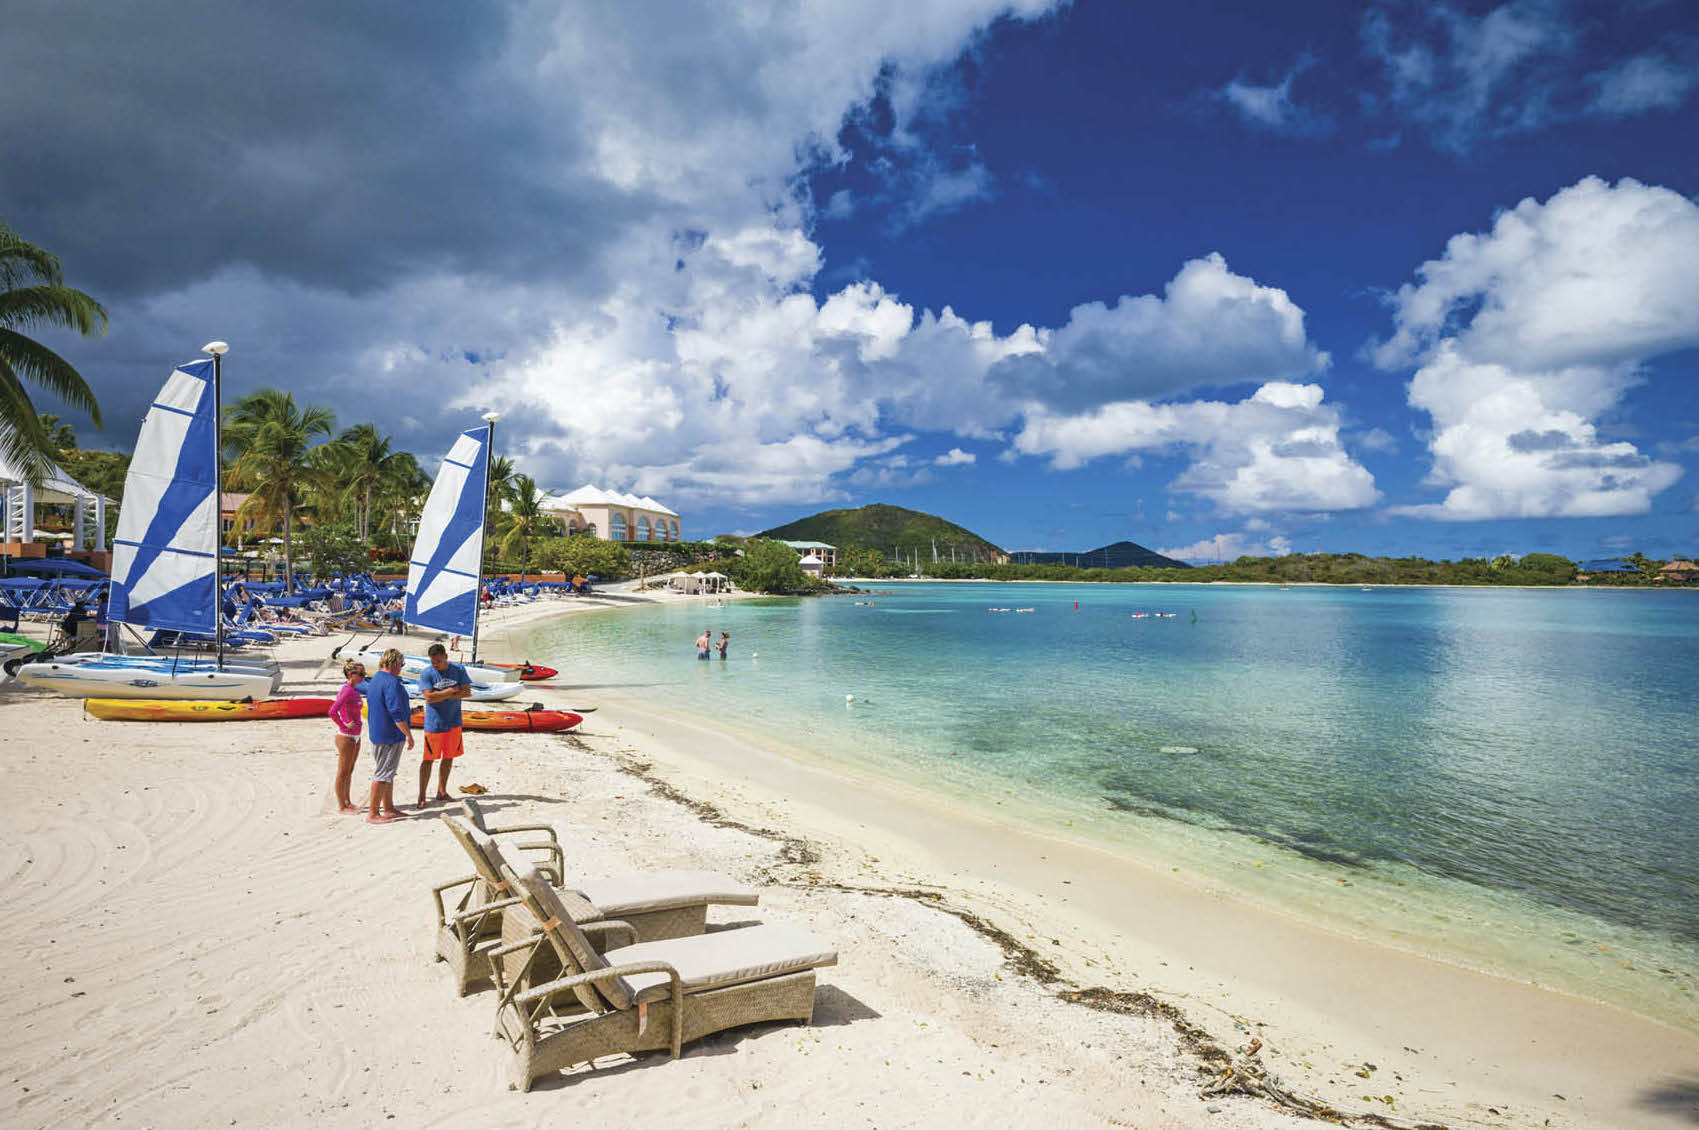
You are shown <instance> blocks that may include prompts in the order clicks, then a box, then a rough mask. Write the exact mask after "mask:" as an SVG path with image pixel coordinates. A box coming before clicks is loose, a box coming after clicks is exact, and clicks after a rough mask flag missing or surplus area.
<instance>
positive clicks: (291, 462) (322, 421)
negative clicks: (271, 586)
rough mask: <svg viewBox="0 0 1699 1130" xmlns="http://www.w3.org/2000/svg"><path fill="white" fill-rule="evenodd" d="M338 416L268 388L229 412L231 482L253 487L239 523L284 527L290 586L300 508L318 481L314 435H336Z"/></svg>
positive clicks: (227, 447)
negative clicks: (250, 521)
mask: <svg viewBox="0 0 1699 1130" xmlns="http://www.w3.org/2000/svg"><path fill="white" fill-rule="evenodd" d="M335 422H336V418H335V417H334V416H333V415H331V412H330V409H328V408H320V407H319V406H318V405H315V404H309V405H307V406H306V407H304V408H298V407H296V405H295V397H294V396H292V395H291V394H289V393H287V392H284V391H283V390H281V389H275V388H262V389H260V390H259V391H258V392H255V393H251V394H249V395H248V396H244V397H243V398H242V399H241V400H239V401H237V402H236V403H235V404H234V405H233V406H232V407H231V408H229V409H228V410H227V411H226V413H225V420H224V447H225V451H226V453H227V454H228V455H230V456H232V457H234V460H235V461H234V463H232V465H231V467H230V484H231V485H232V486H234V487H238V488H241V489H244V490H247V491H248V492H249V493H248V497H247V499H246V500H245V501H244V502H243V503H242V505H241V506H240V507H238V508H237V511H236V521H237V523H238V524H240V523H241V522H244V521H246V520H247V519H249V518H252V519H254V520H256V521H257V522H259V523H260V525H261V527H262V528H266V527H270V526H273V525H276V524H279V523H281V524H282V526H283V577H284V584H285V585H286V586H287V587H288V588H289V589H291V590H292V589H293V588H294V587H295V557H294V544H293V539H294V536H295V512H296V510H297V509H298V508H299V507H300V505H301V499H302V495H303V493H304V492H305V491H306V490H308V489H310V488H311V487H312V486H314V485H315V481H314V480H315V478H316V476H317V475H318V474H320V473H322V472H319V471H318V470H317V469H316V468H315V466H314V459H313V451H314V448H313V437H314V436H316V435H323V436H324V437H325V438H326V439H329V438H330V434H331V427H332V426H333V425H334V424H335Z"/></svg>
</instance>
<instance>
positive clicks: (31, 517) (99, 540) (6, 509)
mask: <svg viewBox="0 0 1699 1130" xmlns="http://www.w3.org/2000/svg"><path fill="white" fill-rule="evenodd" d="M0 498H3V503H0V542H14V543H19V544H21V543H23V542H28V541H32V540H34V531H35V508H36V507H37V506H38V505H41V504H42V503H46V504H48V505H50V506H74V507H75V508H76V513H75V518H76V520H75V521H74V522H73V523H72V526H71V535H70V536H71V540H72V542H73V548H75V549H95V550H103V549H105V548H106V499H105V497H104V496H102V495H99V494H96V493H95V492H94V491H92V490H89V489H88V488H87V487H85V486H83V484H81V483H79V482H78V481H77V480H75V479H73V478H72V477H71V476H70V475H67V474H66V473H65V472H64V470H63V469H62V468H61V467H60V466H59V465H58V464H56V463H55V464H49V465H48V468H47V474H46V475H45V476H44V477H43V478H42V480H41V482H40V483H39V484H38V485H34V486H32V485H30V483H29V480H28V479H27V478H26V477H25V476H24V473H23V468H21V467H17V466H14V465H13V464H12V463H10V462H8V461H7V460H6V458H5V456H0Z"/></svg>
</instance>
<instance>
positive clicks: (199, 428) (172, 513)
mask: <svg viewBox="0 0 1699 1130" xmlns="http://www.w3.org/2000/svg"><path fill="white" fill-rule="evenodd" d="M216 401H217V394H216V390H215V389H214V387H213V361H212V359H211V358H208V359H207V360H204V361H190V362H187V363H185V364H182V365H179V366H178V367H177V368H176V369H175V370H173V371H172V373H171V376H170V378H169V379H167V380H166V382H165V387H164V388H162V389H160V390H159V395H158V396H156V397H155V398H154V401H153V405H152V407H150V408H149V409H148V411H147V416H146V417H145V418H143V420H142V430H141V434H140V435H139V436H137V437H136V450H135V454H134V455H133V456H132V457H131V459H130V470H129V473H128V474H126V475H125V476H124V505H123V508H122V509H121V510H120V511H119V512H118V533H117V536H116V537H114V538H113V539H112V595H111V603H110V604H109V605H108V613H107V615H108V618H109V619H112V620H118V621H122V622H124V623H126V624H134V625H136V626H138V627H149V628H170V629H174V630H176V631H179V632H202V633H206V634H211V633H213V632H215V631H217V630H218V614H219V599H218V450H217V443H218V440H217V434H218V433H217V427H216V424H217V421H216V419H215V416H214V413H215V407H214V405H215V404H216Z"/></svg>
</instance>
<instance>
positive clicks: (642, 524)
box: [637, 514, 649, 541]
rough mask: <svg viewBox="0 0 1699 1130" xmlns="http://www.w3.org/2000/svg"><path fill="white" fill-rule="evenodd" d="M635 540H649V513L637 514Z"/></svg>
mask: <svg viewBox="0 0 1699 1130" xmlns="http://www.w3.org/2000/svg"><path fill="white" fill-rule="evenodd" d="M637 540H638V541H648V540H649V515H647V514H639V515H638V516H637Z"/></svg>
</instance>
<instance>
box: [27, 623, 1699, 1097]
mask: <svg viewBox="0 0 1699 1130" xmlns="http://www.w3.org/2000/svg"><path fill="white" fill-rule="evenodd" d="M618 603H619V600H618V598H617V596H616V597H614V598H611V599H609V600H606V601H601V602H595V603H594V604H593V603H592V602H581V603H579V604H571V603H565V602H563V603H552V602H551V603H543V604H538V605H533V606H529V607H527V608H523V609H518V610H512V611H508V610H502V611H499V612H498V613H497V614H496V615H495V616H493V617H492V618H491V620H490V621H489V622H488V631H487V633H486V635H485V640H486V647H485V650H486V653H487V654H491V655H499V654H501V649H503V648H504V647H505V648H512V649H515V653H514V654H511V655H509V656H508V657H509V658H513V659H521V658H526V657H525V656H524V655H522V654H518V653H517V650H518V649H521V648H522V647H523V643H522V641H523V633H524V630H525V625H526V623H527V622H528V621H532V620H534V619H535V618H536V617H539V616H547V615H553V614H557V613H561V612H564V611H567V610H570V609H581V610H582V609H588V608H592V607H596V606H601V607H611V606H616V605H617V604H618ZM338 642H340V640H339V639H328V638H321V639H312V640H307V641H303V642H298V643H291V644H288V645H284V646H282V647H280V648H279V649H278V652H277V653H278V656H279V658H280V659H282V660H283V661H284V662H285V665H286V667H287V668H288V669H289V672H290V677H291V683H290V688H289V689H290V691H291V692H292V693H320V692H328V691H329V690H330V689H331V688H332V686H333V683H332V682H330V681H328V678H327V679H320V680H318V681H317V682H311V681H310V680H312V678H313V677H314V675H315V673H316V672H317V671H318V670H319V669H320V666H321V661H323V660H324V659H325V657H326V655H327V654H328V652H329V650H330V648H331V647H332V646H334V645H335V644H336V643H338ZM535 658H540V657H535ZM325 670H326V673H327V675H328V668H325ZM593 682H594V679H593V678H592V677H589V676H588V674H587V673H583V672H574V671H571V670H565V671H563V673H562V676H561V678H560V680H559V681H558V684H556V686H555V687H552V688H547V689H540V690H538V692H537V693H536V695H535V696H534V697H535V700H537V701H542V702H544V703H545V704H547V703H550V702H575V703H582V702H584V701H586V700H591V701H594V702H596V703H597V704H598V705H599V706H600V709H599V710H598V711H597V712H596V713H594V714H591V715H590V716H589V717H588V719H587V721H586V724H585V725H584V727H583V728H582V732H581V733H579V734H575V735H571V736H551V735H542V734H516V735H489V734H470V735H468V738H467V746H468V750H467V756H466V758H465V759H464V760H463V762H462V763H461V764H460V765H459V767H458V768H457V770H456V773H455V777H454V783H455V784H457V785H460V784H466V783H469V782H477V783H479V784H482V785H483V786H485V787H486V788H487V789H488V790H489V791H488V793H487V794H486V796H485V797H483V798H482V799H483V802H484V804H485V805H486V807H487V808H488V809H490V810H493V811H494V812H495V813H496V814H497V815H498V817H499V820H500V821H501V822H504V823H516V822H533V821H546V822H549V823H552V824H554V825H555V826H556V827H557V828H558V829H559V830H560V833H561V836H562V839H563V841H564V842H565V843H566V844H567V851H568V866H569V870H576V871H578V872H580V873H581V874H583V875H586V876H591V875H599V874H608V873H614V872H618V871H623V870H630V869H634V868H645V867H690V868H711V869H715V870H720V871H723V872H725V873H727V874H730V875H733V876H735V877H737V878H739V879H742V880H745V881H747V882H750V883H753V884H755V885H757V886H759V887H760V888H761V890H762V898H761V905H760V907H758V908H721V909H720V910H719V911H717V912H716V914H715V915H714V920H715V921H717V922H719V923H736V922H743V921H751V920H755V919H758V918H759V919H784V920H788V921H793V922H796V923H798V924H800V925H803V926H805V927H807V928H808V929H809V930H811V931H813V932H814V933H816V934H818V935H820V936H821V937H823V938H826V939H829V940H830V941H831V942H832V943H833V944H834V945H835V946H836V948H837V951H838V954H839V958H840V960H839V964H838V965H836V966H835V967H831V968H828V969H824V970H822V971H821V975H820V984H821V988H820V990H819V993H818V996H817V1004H816V1010H815V1017H814V1023H813V1024H812V1025H810V1026H802V1025H796V1024H775V1025H763V1026H759V1027H755V1028H750V1029H745V1030H738V1031H733V1032H728V1033H724V1034H722V1035H719V1036H715V1037H711V1038H708V1039H706V1040H703V1041H701V1042H699V1043H697V1044H693V1045H688V1046H687V1047H686V1049H685V1053H684V1056H683V1058H682V1059H681V1060H680V1061H678V1062H669V1061H668V1059H667V1057H666V1056H665V1054H664V1053H663V1054H658V1055H646V1056H643V1057H639V1058H638V1059H635V1060H632V1059H613V1060H608V1061H603V1062H600V1063H598V1064H597V1065H596V1066H594V1067H591V1068H579V1069H576V1070H574V1071H572V1072H570V1073H567V1074H565V1075H563V1076H561V1077H560V1078H559V1079H557V1080H549V1081H546V1082H544V1083H541V1084H539V1086H538V1087H537V1088H536V1089H535V1090H534V1091H533V1092H531V1093H529V1094H520V1093H518V1092H516V1091H513V1090H511V1089H510V1088H509V1086H508V1073H507V1062H506V1061H507V1052H506V1049H505V1045H504V1044H503V1043H501V1042H500V1041H498V1040H495V1039H492V1037H491V1035H490V1027H491V1022H492V1019H493V1004H492V994H491V993H490V992H489V991H487V990H486V991H484V992H479V993H473V994H472V995H470V996H467V997H465V998H461V997H458V996H457V995H456V993H455V990H454V987H453V985H452V984H451V982H450V979H449V977H448V976H447V973H446V969H445V967H443V966H441V965H439V964H436V963H434V962H433V960H432V953H433V949H432V942H433V932H434V918H433V915H432V910H431V899H430V893H429V888H430V886H431V885H432V884H434V883H437V882H441V881H443V880H445V879H448V878H450V877H453V876H456V875H460V874H464V873H466V872H467V870H468V868H467V866H466V862H465V859H464V856H463V855H461V853H460V851H459V849H458V848H457V847H456V845H455V844H454V842H453V841H452V840H451V838H450V837H449V836H448V834H447V833H446V831H445V830H444V829H443V828H442V827H441V825H440V821H438V820H437V819H436V812H440V811H442V809H440V808H439V809H435V810H432V811H431V812H430V813H429V814H428V815H427V816H424V817H420V818H412V819H408V820H405V821H401V822H398V823H395V824H392V825H388V826H381V827H374V826H370V825H367V824H366V823H364V822H363V821H362V820H360V819H358V818H353V817H345V816H342V815H339V814H337V813H336V812H335V808H334V804H333V802H332V797H331V771H332V768H333V765H334V754H333V752H332V749H331V744H330V740H329V736H330V729H329V724H328V723H327V722H323V721H320V720H307V721H291V722H268V723H246V724H186V723H150V724H125V723H109V722H96V721H92V720H89V719H87V718H85V717H84V716H83V714H82V710H81V703H80V701H78V700H71V699H62V698H57V697H53V696H49V695H45V694H40V693H37V692H33V691H29V690H26V689H23V688H20V687H17V686H16V685H14V684H5V685H0V766H3V768H4V770H5V779H6V781H7V783H8V785H9V786H10V790H11V794H12V797H13V800H12V803H11V817H10V819H8V820H7V821H5V823H4V827H3V828H0V876H4V880H3V881H4V885H5V892H6V907H7V914H6V918H5V927H4V929H5V934H4V941H5V943H6V944H5V945H4V954H3V956H0V962H3V963H4V964H3V966H0V977H3V986H4V987H3V988H0V1023H4V1024H5V1026H6V1028H7V1030H8V1033H9V1038H8V1040H7V1053H6V1068H7V1070H6V1079H5V1083H6V1091H5V1094H4V1097H3V1098H0V1118H3V1120H4V1123H5V1125H7V1126H9V1127H14V1126H15V1127H48V1126H85V1125H117V1124H122V1125H126V1126H136V1125H140V1126H158V1127H165V1126H203V1125H205V1126H211V1125H218V1126H227V1125H228V1126H254V1125H264V1126H294V1125H304V1124H308V1123H311V1124H313V1125H316V1126H372V1125H384V1124H388V1123H390V1122H393V1123H394V1124H395V1125H398V1126H425V1125H449V1124H456V1125H462V1126H464V1125H477V1126H509V1125H512V1126H520V1125H525V1126H531V1125H542V1124H554V1123H559V1122H565V1121H569V1120H570V1121H573V1122H578V1123H582V1124H587V1125H598V1126H609V1127H618V1126H637V1125H644V1126H649V1125H663V1126H666V1125H680V1126H683V1125H689V1126H774V1127H778V1126H800V1125H807V1126H879V1127H893V1126H920V1125H928V1126H940V1125H948V1126H954V1125H963V1126H982V1125H983V1126H999V1127H1007V1126H1045V1127H1055V1126H1138V1127H1193V1126H1198V1127H1202V1126H1209V1127H1220V1126H1234V1127H1265V1126H1267V1127H1272V1126H1296V1125H1300V1124H1307V1123H1308V1122H1309V1121H1310V1120H1308V1119H1304V1118H1300V1117H1297V1116H1296V1115H1293V1114H1290V1113H1286V1112H1283V1111H1281V1110H1280V1109H1278V1108H1277V1107H1276V1106H1275V1105H1274V1104H1272V1103H1270V1102H1269V1101H1267V1100H1265V1099H1260V1098H1252V1097H1244V1096H1234V1097H1211V1098H1207V1099H1206V1098H1200V1097H1199V1089H1200V1086H1201V1085H1202V1084H1203V1082H1205V1081H1206V1078H1207V1076H1206V1069H1207V1068H1209V1067H1210V1066H1211V1065H1212V1063H1213V1062H1214V1061H1213V1060H1212V1058H1211V1057H1213V1056H1217V1055H1223V1054H1224V1055H1225V1056H1227V1057H1232V1058H1236V1057H1237V1056H1238V1055H1239V1054H1240V1052H1241V1049H1243V1048H1244V1047H1245V1046H1247V1045H1248V1044H1249V1043H1250V1041H1251V1040H1252V1039H1253V1038H1260V1039H1261V1040H1262V1041H1263V1043H1264V1044H1265V1045H1266V1050H1265V1051H1264V1052H1263V1053H1262V1054H1261V1058H1262V1059H1264V1060H1266V1061H1268V1065H1269V1066H1270V1067H1271V1068H1272V1069H1273V1071H1274V1073H1275V1075H1276V1076H1278V1078H1279V1079H1280V1080H1281V1081H1282V1082H1283V1083H1284V1084H1285V1085H1286V1086H1287V1087H1288V1088H1289V1089H1290V1090H1291V1091H1293V1092H1296V1093H1298V1094H1301V1095H1304V1096H1308V1097H1311V1098H1314V1099H1316V1100H1319V1101H1321V1102H1324V1103H1327V1104H1330V1105H1332V1106H1334V1107H1336V1108H1337V1109H1338V1110H1340V1111H1341V1112H1343V1113H1345V1114H1349V1115H1354V1116H1357V1115H1363V1114H1371V1115H1374V1116H1376V1117H1379V1118H1384V1119H1387V1120H1390V1124H1392V1125H1397V1126H1407V1125H1417V1124H1443V1125H1447V1126H1508V1127H1539V1126H1553V1127H1589V1126H1600V1127H1640V1126H1644V1127H1678V1126H1691V1125H1693V1122H1694V1117H1695V1116H1694V1106H1695V1102H1696V1101H1699V1100H1696V1095H1699V1036H1695V1035H1694V1034H1693V1033H1692V1032H1689V1031H1680V1030H1677V1029H1674V1028H1670V1027H1667V1026H1664V1025H1661V1024H1657V1023H1654V1022H1652V1021H1649V1020H1642V1019H1639V1018H1636V1017H1633V1016H1629V1015H1627V1014H1625V1013H1621V1012H1617V1011H1615V1010H1612V1009H1609V1008H1605V1007H1602V1006H1599V1005H1595V1004H1590V1003H1588V1002H1585V1001H1581V1000H1577V999H1574V998H1571V997H1567V996H1562V995H1559V994H1555V993H1551V992H1547V991H1545V990H1542V989H1540V988H1538V987H1534V986H1528V985H1523V984H1516V983H1512V982H1509V981H1505V980H1502V979H1497V978H1492V977H1487V976H1484V975H1481V974H1477V973H1472V972H1469V971H1466V970H1462V969H1458V968H1455V967H1452V966H1449V965H1444V964H1441V963H1438V962H1434V961H1429V960H1426V959H1422V958H1417V957H1412V956H1409V955H1407V954H1403V953H1398V952H1394V951H1391V950H1388V949H1384V948H1381V947H1378V946H1375V945H1371V944H1368V943H1364V942H1360V941H1355V940H1352V939H1349V938H1345V937H1343V936H1340V935H1336V934H1331V933H1328V932H1326V931H1322V930H1318V929H1316V928H1313V927H1309V926H1305V925H1303V924H1300V923H1297V922H1294V921H1291V920H1288V919H1284V918H1281V917H1279V916H1277V915H1273V914H1270V913H1268V912H1266V911H1263V910H1259V909H1257V908H1254V907H1249V906H1245V905H1243V904H1241V903H1238V902H1235V901H1232V900H1228V899H1226V898H1224V897H1222V896H1221V895H1220V894H1219V893H1218V892H1211V891H1208V890H1200V889H1196V888H1193V887H1191V886H1188V885H1187V884H1186V883H1185V882H1184V881H1183V880H1182V879H1179V878H1175V877H1173V876H1170V875H1166V874H1163V873H1161V872H1158V871H1155V870H1152V869H1150V868H1147V867H1144V866H1142V865H1139V864H1135V863H1132V862H1130V861H1128V860H1126V859H1122V858H1119V857H1117V856H1113V855H1110V854H1108V853H1106V852H1103V851H1101V850H1099V849H1096V848H1093V847H1091V846H1089V845H1086V844H1083V843H1073V842H1068V841H1064V840H1061V839H1059V838H1056V837H1055V836H1053V835H1048V834H1041V833H1039V832H1038V831H1036V830H1035V829H1033V828H1031V827H1028V826H1025V825H1023V824H1021V823H1020V822H1019V821H1017V820H1014V819H1012V818H998V817H992V816H987V815H985V814H982V813H977V812H969V811H965V810H961V809H959V808H956V807H953V806H951V805H948V804H947V803H944V802H942V801H941V800H939V799H938V798H936V797H933V796H931V795H929V794H924V793H920V792H918V791H916V790H913V789H907V790H899V789H896V788H893V787H892V786H891V785H890V784H889V783H887V782H884V781H881V780H878V779H876V778H874V777H871V776H864V775H859V774H855V773H849V772H845V771H843V770H842V769H836V768H832V767H828V766H825V765H822V764H818V763H812V762H808V761H804V760H799V759H798V758H797V757H795V756H794V754H793V753H791V752H789V751H783V750H782V749H780V748H779V747H778V746H776V745H774V746H772V747H768V746H767V744H766V743H761V742H756V743H751V742H749V741H747V740H744V739H742V738H734V737H731V736H729V735H727V734H725V733H721V732H717V731H714V730H711V729H707V728H704V727H703V726H701V725H700V724H698V723H697V722H695V721H693V720H690V719H685V718H680V717H671V716H668V715H667V714H666V713H664V712H662V711H658V710H656V709H655V708H654V707H653V705H652V704H645V703H640V702H637V701H635V700H630V699H623V698H620V697H618V696H615V695H613V694H611V693H609V692H607V691H604V690H599V689H598V690H595V691H590V690H587V689H586V690H577V691H574V690H572V689H570V688H572V686H573V684H575V683H580V684H585V683H593ZM592 696H593V698H592ZM532 697H533V696H530V695H527V696H525V700H527V701H528V700H530V699H531V698H532ZM415 756H416V755H415ZM414 764H416V761H414V760H412V759H404V761H403V771H402V773H401V775H400V776H399V777H398V798H399V799H401V800H402V801H403V802H404V803H405V802H408V801H410V800H411V799H412V798H411V797H410V796H409V795H408V793H409V788H408V785H409V783H410V781H411V780H412V778H411V772H412V766H413V765H414ZM369 769H370V761H369V756H368V755H367V754H365V753H363V754H362V760H361V763H360V766H359V768H358V769H357V771H356V779H355V786H356V792H357V793H358V792H359V791H360V790H362V789H363V788H364V785H365V781H366V779H367V778H366V775H367V774H368V773H369ZM1097 988H1103V989H1106V990H1110V991H1111V992H1110V994H1106V995H1103V996H1101V997H1098V998H1097V1000H1098V1004H1099V1006H1100V1007H1090V1006H1088V1004H1085V1003H1080V1002H1079V1001H1076V1000H1071V999H1069V998H1070V997H1071V996H1073V995H1075V994H1078V993H1079V992H1080V991H1081V990H1094V989H1097ZM1087 995H1088V996H1091V995H1092V994H1089V993H1088V994H1087ZM1388 1100H1390V1101H1388Z"/></svg>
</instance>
